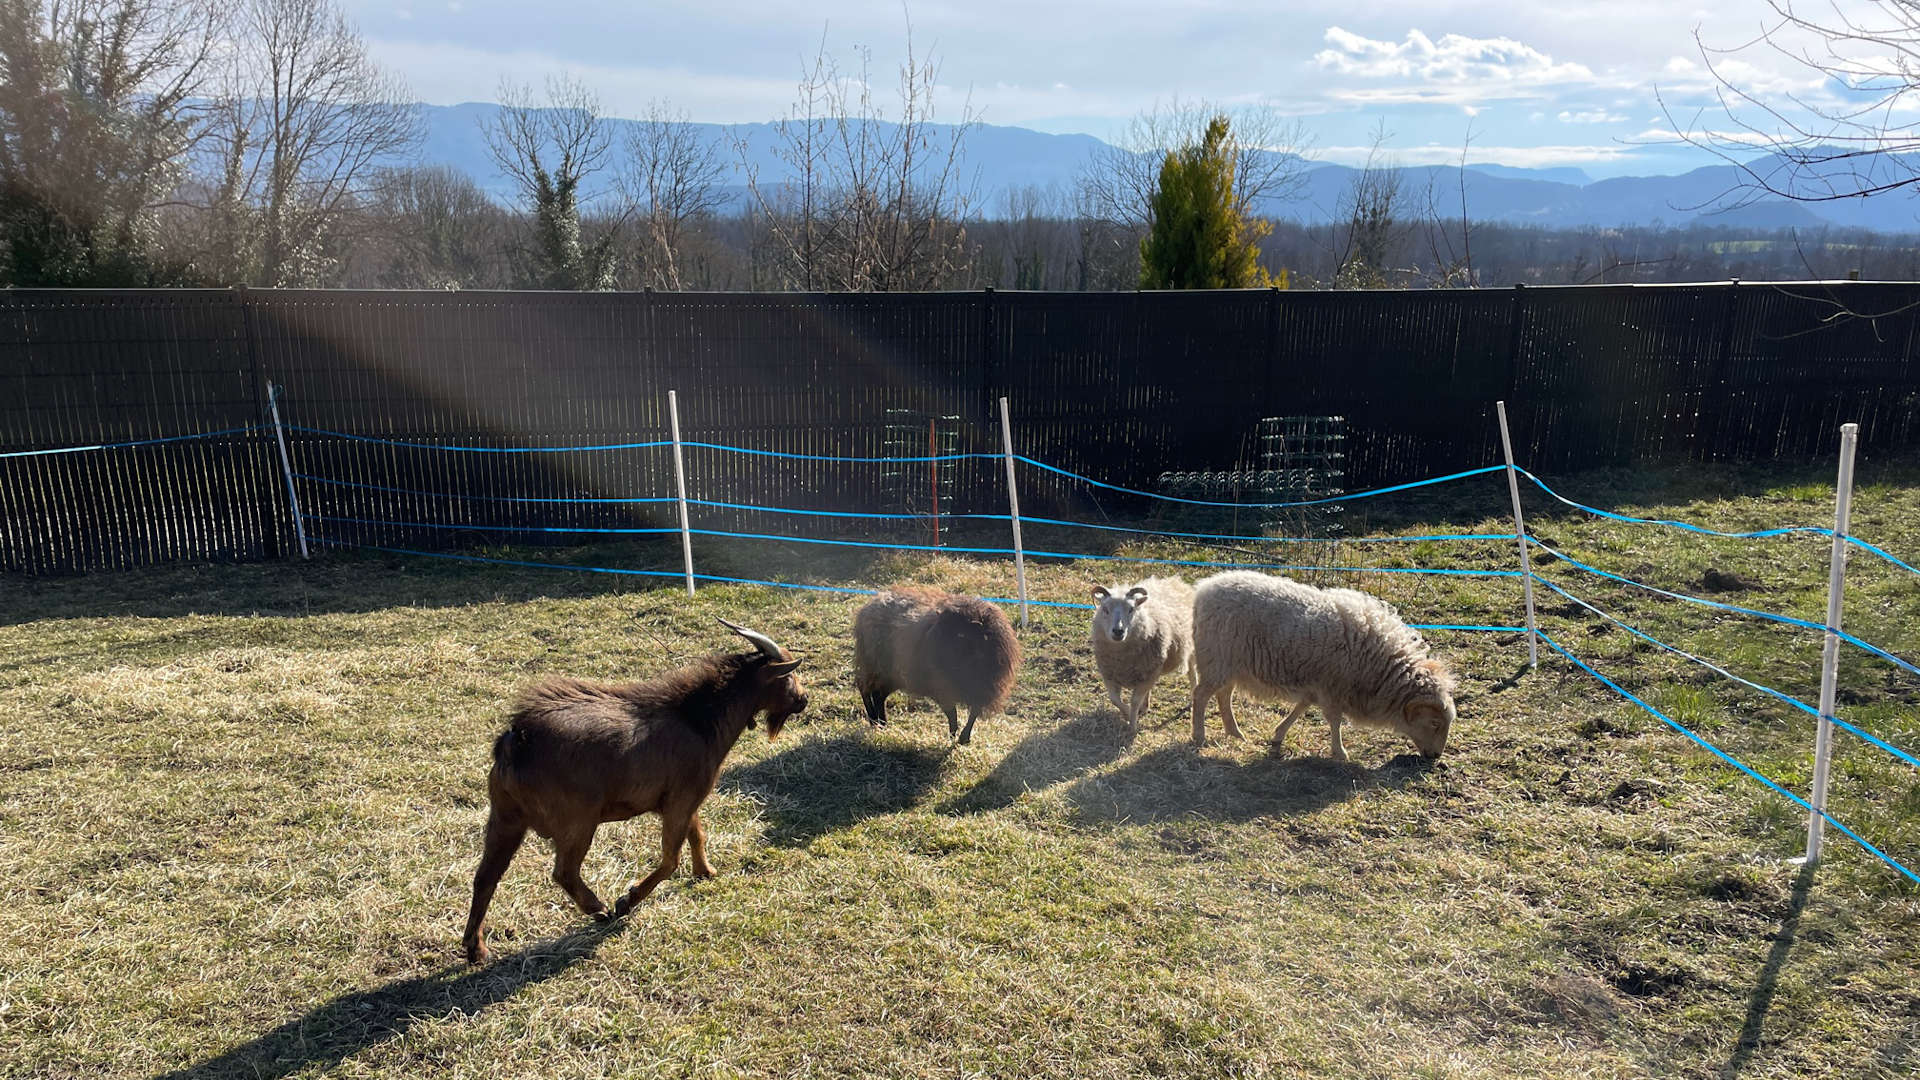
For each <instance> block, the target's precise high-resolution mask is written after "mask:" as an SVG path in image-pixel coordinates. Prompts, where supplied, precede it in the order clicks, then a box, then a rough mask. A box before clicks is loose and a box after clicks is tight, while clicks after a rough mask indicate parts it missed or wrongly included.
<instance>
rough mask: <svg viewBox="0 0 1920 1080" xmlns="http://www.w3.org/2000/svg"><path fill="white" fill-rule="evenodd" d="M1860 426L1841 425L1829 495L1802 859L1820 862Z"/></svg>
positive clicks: (1825, 821)
mask: <svg viewBox="0 0 1920 1080" xmlns="http://www.w3.org/2000/svg"><path fill="white" fill-rule="evenodd" d="M1859 442H1860V425H1859V424H1841V425H1840V476H1839V479H1838V482H1837V483H1836V484H1835V485H1834V493H1833V554H1832V556H1831V557H1830V559H1829V562H1828V570H1827V644H1826V648H1825V649H1823V650H1822V651H1821V654H1820V718H1819V719H1818V720H1817V721H1815V724H1816V727H1815V729H1814V736H1813V797H1812V798H1811V799H1809V800H1808V801H1809V802H1811V803H1812V804H1813V809H1812V811H1810V812H1809V813H1808V814H1807V859H1806V861H1807V862H1808V863H1809V864H1812V863H1817V862H1819V861H1820V841H1821V838H1822V837H1823V836H1824V835H1825V834H1826V830H1827V770H1828V768H1829V766H1831V765H1832V764H1833V699H1834V696H1835V693H1836V692H1837V690H1838V686H1837V685H1836V684H1837V683H1838V682H1839V676H1840V636H1839V634H1837V633H1836V631H1838V630H1839V629H1840V609H1841V597H1842V593H1843V590H1844V589H1845V588H1846V575H1847V523H1848V521H1849V520H1850V519H1851V518H1852V517H1853V451H1854V449H1855V447H1857V446H1858V445H1859Z"/></svg>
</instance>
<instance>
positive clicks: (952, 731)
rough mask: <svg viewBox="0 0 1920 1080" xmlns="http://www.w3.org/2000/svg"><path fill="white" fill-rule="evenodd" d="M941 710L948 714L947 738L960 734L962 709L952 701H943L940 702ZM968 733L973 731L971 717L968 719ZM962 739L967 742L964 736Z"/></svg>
mask: <svg viewBox="0 0 1920 1080" xmlns="http://www.w3.org/2000/svg"><path fill="white" fill-rule="evenodd" d="M940 711H941V712H943V713H946V714H947V738H949V739H951V738H953V737H954V736H955V735H959V734H960V710H959V709H958V708H957V707H956V706H955V705H954V704H953V703H952V702H947V701H943V702H941V703H940ZM967 733H968V734H972V733H973V720H972V719H971V718H969V719H968V720H967ZM960 741H961V742H966V741H967V740H966V738H965V737H964V736H963V737H962V738H961V739H960Z"/></svg>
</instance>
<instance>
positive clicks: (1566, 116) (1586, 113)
mask: <svg viewBox="0 0 1920 1080" xmlns="http://www.w3.org/2000/svg"><path fill="white" fill-rule="evenodd" d="M1558 119H1559V121H1560V122H1561V123H1563V124H1623V123H1625V122H1626V120H1627V118H1626V117H1625V116H1623V115H1621V114H1620V113H1611V112H1608V111H1607V110H1605V109H1582V110H1581V111H1579V112H1573V111H1571V110H1568V109H1562V110H1560V116H1559V117H1558Z"/></svg>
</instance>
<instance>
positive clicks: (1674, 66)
mask: <svg viewBox="0 0 1920 1080" xmlns="http://www.w3.org/2000/svg"><path fill="white" fill-rule="evenodd" d="M1699 70H1700V65H1699V64H1696V63H1694V62H1693V61H1691V60H1689V59H1687V58H1686V57H1684V56H1673V57H1668V58H1667V67H1666V72H1667V74H1669V75H1691V74H1693V73H1694V72H1696V71H1699Z"/></svg>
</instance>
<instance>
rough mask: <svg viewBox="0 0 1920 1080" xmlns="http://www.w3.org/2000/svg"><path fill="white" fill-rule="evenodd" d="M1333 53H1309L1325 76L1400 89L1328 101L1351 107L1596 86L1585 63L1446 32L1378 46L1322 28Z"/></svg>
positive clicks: (1350, 93)
mask: <svg viewBox="0 0 1920 1080" xmlns="http://www.w3.org/2000/svg"><path fill="white" fill-rule="evenodd" d="M1325 40H1326V43H1327V44H1328V45H1329V46H1330V48H1326V49H1322V50H1321V51H1320V52H1318V53H1315V54H1314V58H1313V59H1314V63H1315V64H1317V65H1319V67H1320V69H1321V70H1323V71H1328V72H1332V73H1333V74H1335V75H1343V76H1349V77H1353V78H1358V79H1368V80H1379V81H1389V82H1393V83H1396V84H1398V85H1394V86H1387V87H1378V88H1371V89H1345V88H1335V89H1333V90H1331V91H1330V92H1329V95H1328V96H1330V97H1332V98H1334V99H1335V100H1338V101H1343V102H1346V103H1349V104H1354V105H1384V104H1444V105H1465V104H1469V103H1474V102H1480V101H1491V100H1501V99H1511V98H1523V97H1524V98H1537V97H1547V96H1551V94H1550V91H1552V90H1557V89H1561V88H1564V87H1566V86H1567V85H1569V84H1579V85H1594V84H1597V83H1599V82H1600V81H1601V80H1599V79H1598V78H1597V77H1596V76H1595V75H1594V73H1593V71H1592V69H1590V68H1588V67H1587V66H1586V65H1584V64H1577V63H1569V62H1562V61H1556V60H1554V58H1553V57H1551V56H1549V55H1547V54H1546V53H1544V52H1541V51H1540V50H1539V49H1535V48H1533V47H1531V46H1529V45H1526V44H1523V43H1521V42H1519V41H1515V40H1514V39H1512V38H1508V37H1487V38H1476V37H1468V36H1466V35H1464V34H1443V35H1441V36H1440V39H1439V40H1438V41H1436V40H1434V39H1433V38H1431V37H1428V36H1427V35H1426V34H1424V33H1422V32H1421V31H1419V30H1409V31H1407V37H1406V40H1404V41H1399V42H1394V41H1380V40H1376V39H1373V38H1368V37H1363V36H1361V35H1359V34H1356V33H1353V32H1352V31H1350V30H1345V29H1342V28H1341V27H1338V26H1330V27H1328V28H1327V32H1326V35H1325Z"/></svg>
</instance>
